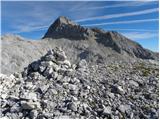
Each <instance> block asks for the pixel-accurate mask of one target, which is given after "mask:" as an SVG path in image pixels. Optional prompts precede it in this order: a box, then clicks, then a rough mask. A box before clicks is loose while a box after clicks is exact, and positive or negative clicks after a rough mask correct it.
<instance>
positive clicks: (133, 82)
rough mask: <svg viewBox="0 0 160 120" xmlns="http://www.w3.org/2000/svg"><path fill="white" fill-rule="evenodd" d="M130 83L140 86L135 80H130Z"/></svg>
mask: <svg viewBox="0 0 160 120" xmlns="http://www.w3.org/2000/svg"><path fill="white" fill-rule="evenodd" d="M129 83H130V85H133V86H135V87H139V84H138V83H137V82H135V81H133V80H131V81H129Z"/></svg>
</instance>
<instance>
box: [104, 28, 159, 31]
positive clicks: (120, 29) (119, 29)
mask: <svg viewBox="0 0 160 120" xmlns="http://www.w3.org/2000/svg"><path fill="white" fill-rule="evenodd" d="M106 30H109V29H106ZM111 30H116V31H136V32H158V30H151V29H133V28H131V29H123V28H112V29H111Z"/></svg>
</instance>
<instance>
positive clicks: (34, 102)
mask: <svg viewBox="0 0 160 120" xmlns="http://www.w3.org/2000/svg"><path fill="white" fill-rule="evenodd" d="M148 63H149V62H142V61H141V62H134V63H130V64H129V63H128V64H126V63H121V64H119V63H114V64H109V65H107V64H101V63H99V64H97V65H92V66H88V63H87V62H86V60H85V59H82V60H81V61H80V62H79V63H78V64H71V62H70V61H68V60H67V57H66V55H65V53H64V51H62V50H61V49H59V48H55V49H53V50H50V51H48V53H47V54H46V55H45V56H43V57H41V58H40V59H39V60H37V61H34V62H32V63H31V64H29V66H28V67H26V68H25V69H24V71H23V72H22V74H20V73H15V74H13V75H10V76H6V75H3V74H1V76H0V80H1V81H0V82H1V86H0V90H1V93H2V94H1V117H3V118H4V117H5V118H112V119H115V118H152V119H153V118H158V110H159V108H158V103H159V99H158V93H159V90H158V76H159V73H158V72H159V71H158V66H157V65H156V64H154V63H150V64H148Z"/></svg>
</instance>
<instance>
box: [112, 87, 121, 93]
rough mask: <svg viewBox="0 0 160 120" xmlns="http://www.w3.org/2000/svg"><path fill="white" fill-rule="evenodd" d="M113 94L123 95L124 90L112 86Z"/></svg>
mask: <svg viewBox="0 0 160 120" xmlns="http://www.w3.org/2000/svg"><path fill="white" fill-rule="evenodd" d="M111 91H112V92H113V93H118V94H124V90H123V89H122V87H121V86H112V90H111Z"/></svg>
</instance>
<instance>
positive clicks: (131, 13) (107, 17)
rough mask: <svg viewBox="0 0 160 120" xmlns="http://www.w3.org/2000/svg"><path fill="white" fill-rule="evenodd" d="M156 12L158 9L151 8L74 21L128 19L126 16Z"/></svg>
mask: <svg viewBox="0 0 160 120" xmlns="http://www.w3.org/2000/svg"><path fill="white" fill-rule="evenodd" d="M158 11H159V8H152V9H147V10H142V11H136V12H129V13H121V14H111V15H104V16H97V17H90V18H84V19H80V20H75V21H76V22H84V21H92V20H102V19H111V18H119V17H128V16H135V15H143V14H149V13H153V12H158Z"/></svg>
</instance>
